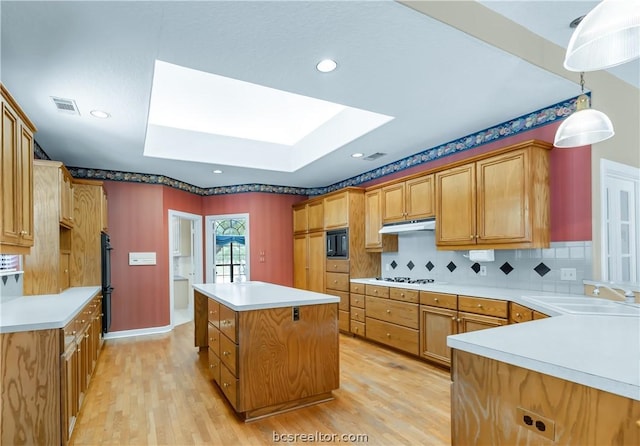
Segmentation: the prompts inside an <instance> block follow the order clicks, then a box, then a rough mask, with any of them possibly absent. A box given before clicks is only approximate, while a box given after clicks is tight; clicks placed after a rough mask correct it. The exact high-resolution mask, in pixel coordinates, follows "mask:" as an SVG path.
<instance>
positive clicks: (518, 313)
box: [509, 302, 533, 324]
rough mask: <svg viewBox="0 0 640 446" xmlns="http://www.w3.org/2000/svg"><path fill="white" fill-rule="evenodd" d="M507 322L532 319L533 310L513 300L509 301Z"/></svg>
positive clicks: (513, 322)
mask: <svg viewBox="0 0 640 446" xmlns="http://www.w3.org/2000/svg"><path fill="white" fill-rule="evenodd" d="M509 306H510V307H511V308H510V309H509V323H510V324H517V323H518V322H527V321H532V320H533V310H532V309H531V308H527V307H525V306H524V305H520V304H517V303H515V302H509Z"/></svg>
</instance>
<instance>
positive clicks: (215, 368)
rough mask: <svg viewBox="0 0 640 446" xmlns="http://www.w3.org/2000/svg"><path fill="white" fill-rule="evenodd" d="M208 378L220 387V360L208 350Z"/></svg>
mask: <svg viewBox="0 0 640 446" xmlns="http://www.w3.org/2000/svg"><path fill="white" fill-rule="evenodd" d="M209 376H210V377H211V379H212V380H214V381H215V382H216V383H217V384H218V385H220V358H218V356H217V355H216V354H215V353H214V352H213V351H212V350H211V349H209Z"/></svg>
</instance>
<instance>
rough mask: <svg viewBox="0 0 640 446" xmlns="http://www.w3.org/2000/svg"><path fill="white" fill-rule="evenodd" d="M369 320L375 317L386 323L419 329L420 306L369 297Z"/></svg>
mask: <svg viewBox="0 0 640 446" xmlns="http://www.w3.org/2000/svg"><path fill="white" fill-rule="evenodd" d="M366 305H367V306H366V308H367V319H369V318H370V317H374V318H376V319H380V320H382V321H386V322H392V323H394V324H398V325H403V326H405V327H409V328H414V329H417V328H418V327H419V326H420V324H419V320H418V304H410V303H406V302H398V301H395V300H390V299H380V298H378V297H371V296H367V303H366Z"/></svg>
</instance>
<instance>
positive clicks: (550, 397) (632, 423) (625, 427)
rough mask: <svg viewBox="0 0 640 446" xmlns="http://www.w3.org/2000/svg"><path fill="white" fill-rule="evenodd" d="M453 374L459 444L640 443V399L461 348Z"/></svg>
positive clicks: (454, 423)
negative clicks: (639, 421) (475, 353)
mask: <svg viewBox="0 0 640 446" xmlns="http://www.w3.org/2000/svg"><path fill="white" fill-rule="evenodd" d="M451 376H452V380H453V383H452V387H451V433H452V445H453V446H463V445H471V444H474V445H492V446H493V445H495V446H500V445H505V446H506V445H509V446H513V445H543V446H544V445H579V446H600V445H637V444H640V427H638V425H637V424H636V423H637V422H638V420H640V401H636V400H633V399H630V398H625V397H622V396H619V395H614V394H612V393H609V392H605V391H601V390H598V389H595V388H592V387H587V386H584V385H581V384H577V383H573V382H569V381H565V380H563V379H559V378H555V377H552V376H549V375H545V374H542V373H539V372H535V371H532V370H528V369H524V368H521V367H517V366H513V365H510V364H506V363H503V362H500V361H496V360H493V359H489V358H485V357H481V356H477V355H474V354H471V353H468V352H463V351H460V350H454V351H453V368H452V375H451ZM527 417H530V419H529V418H527ZM527 423H529V424H527Z"/></svg>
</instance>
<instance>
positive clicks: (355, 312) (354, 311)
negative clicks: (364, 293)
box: [351, 307, 364, 322]
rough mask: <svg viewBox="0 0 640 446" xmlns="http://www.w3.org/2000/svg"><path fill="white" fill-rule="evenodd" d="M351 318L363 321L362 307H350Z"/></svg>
mask: <svg viewBox="0 0 640 446" xmlns="http://www.w3.org/2000/svg"><path fill="white" fill-rule="evenodd" d="M351 320H352V321H358V322H364V308H358V307H351Z"/></svg>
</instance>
